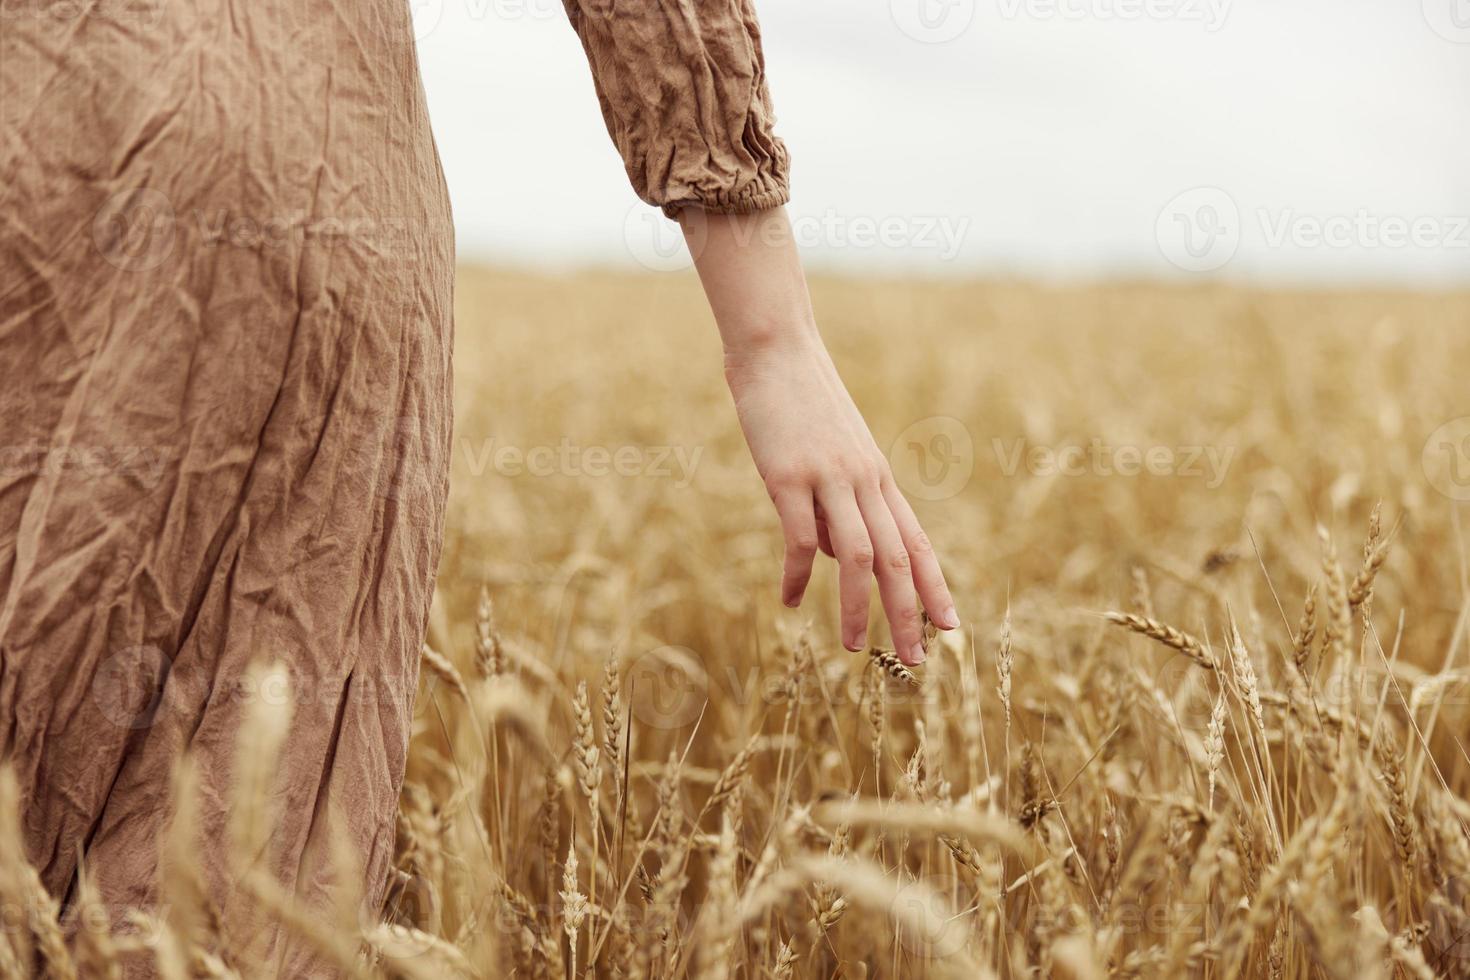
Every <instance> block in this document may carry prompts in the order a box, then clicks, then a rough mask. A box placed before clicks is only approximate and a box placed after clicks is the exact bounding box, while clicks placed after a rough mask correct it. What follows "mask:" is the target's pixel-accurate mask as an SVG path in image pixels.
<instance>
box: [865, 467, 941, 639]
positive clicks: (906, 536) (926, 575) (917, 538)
mask: <svg viewBox="0 0 1470 980" xmlns="http://www.w3.org/2000/svg"><path fill="white" fill-rule="evenodd" d="M883 499H884V500H886V501H887V502H888V510H889V512H890V513H891V514H892V515H893V521H894V523H895V524H897V525H898V533H899V534H900V535H901V536H902V538H903V544H904V547H905V548H906V549H907V550H908V555H909V564H910V565H911V566H912V569H913V579H914V587H915V588H916V589H918V590H919V601H920V602H922V603H923V604H924V608H925V609H926V610H927V611H928V612H929V618H930V619H932V620H934V623H935V625H937V626H939V627H941V628H943V629H947V630H952V629H954V628H955V627H957V626H959V625H960V618H959V615H958V614H957V613H956V612H955V609H954V599H952V598H951V597H950V594H949V586H947V585H945V583H944V572H942V571H940V568H939V558H938V557H937V556H936V555H935V554H934V547H933V545H931V544H930V543H929V536H928V535H927V534H925V533H924V529H923V528H922V527H920V526H919V519H918V518H917V517H915V516H914V509H913V508H912V507H910V506H909V502H908V501H907V500H906V499H904V495H903V491H902V490H900V489H898V486H897V485H896V484H895V483H894V482H893V481H892V480H884V481H883Z"/></svg>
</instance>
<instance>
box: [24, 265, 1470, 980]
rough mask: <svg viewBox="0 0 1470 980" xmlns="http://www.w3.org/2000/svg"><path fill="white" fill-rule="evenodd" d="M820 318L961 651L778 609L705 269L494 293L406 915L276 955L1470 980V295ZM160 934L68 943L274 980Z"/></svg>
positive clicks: (920, 309)
mask: <svg viewBox="0 0 1470 980" xmlns="http://www.w3.org/2000/svg"><path fill="white" fill-rule="evenodd" d="M813 293H814V299H815V303H816V307H817V311H818V316H819V320H820V321H821V323H822V324H823V331H824V333H825V335H826V338H827V341H828V344H829V347H830V348H831V349H832V352H833V355H834V358H835V359H836V361H837V363H838V365H839V367H840V368H841V369H842V371H843V373H844V375H845V377H846V379H847V382H848V384H849V386H850V388H851V389H852V391H853V393H854V395H855V397H856V399H857V401H858V403H859V406H860V407H861V408H862V409H863V411H864V413H865V414H866V416H867V417H868V420H869V422H870V424H871V425H872V428H873V430H874V433H875V435H876V437H877V439H878V441H879V443H880V445H882V446H883V447H884V448H885V449H887V448H888V447H890V446H892V447H893V454H892V457H891V458H892V460H893V463H894V466H895V470H896V472H897V473H898V474H899V478H900V482H901V483H902V484H903V485H904V486H905V488H906V489H909V490H910V491H911V499H913V501H914V504H915V508H916V510H917V511H918V514H919V516H920V518H921V519H922V520H924V522H925V524H926V528H927V530H928V531H929V534H930V536H931V538H932V539H933V540H934V542H935V544H936V546H937V548H938V550H939V553H940V557H941V560H942V561H943V564H944V568H945V572H946V574H947V576H948V578H949V582H950V585H951V587H952V589H953V591H954V594H955V597H956V600H957V602H958V608H959V612H960V616H961V618H962V620H963V623H964V625H963V627H962V628H961V629H960V630H958V631H955V632H952V633H948V634H943V635H939V636H937V637H935V638H934V639H933V642H932V644H931V650H930V655H929V658H928V660H927V662H926V663H925V664H924V665H922V666H921V667H919V668H917V669H915V670H914V671H913V672H911V673H910V672H909V671H907V670H906V669H904V668H902V667H900V666H895V665H894V663H893V662H892V660H891V659H889V658H885V657H884V656H883V651H882V650H881V649H877V650H875V651H873V652H872V653H871V654H869V655H863V654H851V653H848V652H846V651H845V650H843V649H842V647H841V645H840V643H839V642H838V640H837V637H836V580H835V575H834V574H833V573H832V569H831V568H830V567H819V571H818V573H817V576H816V578H815V579H814V581H813V584H812V587H811V589H810V590H809V592H808V597H807V600H806V603H805V605H804V606H803V608H801V609H800V610H789V609H786V608H784V607H783V606H782V605H781V603H780V601H779V596H778V589H777V585H778V580H779V573H780V563H781V552H780V547H781V542H780V535H779V533H778V528H777V525H776V520H775V516H774V513H773V512H772V510H771V508H770V505H769V503H768V501H767V500H766V499H765V496H764V492H763V490H762V487H761V485H760V482H759V480H758V479H757V477H756V475H755V473H754V469H753V467H752V465H751V463H750V461H749V458H748V456H747V455H746V452H745V449H744V445H743V443H742V441H741V438H740V434H739V430H738V427H737V426H736V423H735V419H734V414H733V412H732V411H731V409H730V406H729V396H728V394H727V393H726V392H725V390H724V388H723V385H722V381H721V375H720V357H719V345H718V339H717V336H716V334H715V332H714V329H713V325H712V323H711V322H710V319H709V315H708V313H707V311H706V310H705V308H704V306H703V302H702V299H701V295H700V293H699V290H698V286H697V283H696V282H695V281H694V279H693V277H692V275H677V274H676V275H667V276H658V277H654V276H644V277H638V276H624V275H615V274H611V273H606V274H604V273H595V272H584V273H578V274H575V275H571V276H549V275H548V276H538V275H530V274H522V273H510V272H499V271H493V270H482V269H465V270H463V272H462V275H461V279H460V285H459V295H458V323H459V326H458V330H459V337H458V340H457V347H456V384H457V392H456V401H457V405H458V408H457V418H456V430H457V431H456V437H455V457H454V469H453V480H452V490H451V503H450V513H449V522H448V525H449V529H448V535H447V539H446V542H445V548H444V554H443V561H442V566H441V578H440V588H439V594H438V596H437V598H436V600H435V606H434V610H433V614H432V626H431V631H430V635H429V637H428V644H427V648H426V650H425V659H424V665H423V671H422V681H421V690H420V696H419V707H418V711H417V714H416V730H415V735H414V740H413V744H412V747H411V751H410V756H409V764H408V772H407V778H406V782H405V787H404V792H403V796H402V800H401V817H400V824H399V839H398V855H397V860H396V870H395V871H394V872H393V879H392V882H391V884H390V888H389V892H388V898H387V901H386V903H385V907H384V909H383V910H382V917H381V919H380V920H375V919H374V918H373V917H371V916H369V917H366V918H365V917H362V916H359V915H355V914H354V913H353V912H352V910H351V909H349V908H344V909H342V910H339V912H340V914H333V915H315V914H311V913H309V912H307V911H305V910H302V909H299V908H295V907H293V906H292V905H291V903H290V901H289V899H285V898H282V897H279V896H277V897H276V898H275V899H273V900H272V901H271V902H270V903H268V904H269V912H270V914H272V915H277V916H279V917H281V918H282V919H283V920H284V921H286V922H287V924H288V925H289V926H290V927H291V928H292V929H293V930H295V931H296V932H298V933H299V934H300V937H301V938H302V940H303V941H304V942H308V943H312V944H315V945H316V946H318V947H319V948H320V950H321V952H322V955H323V957H325V958H326V959H328V960H330V961H331V962H333V963H335V964H336V966H337V968H339V969H341V970H342V971H343V972H345V973H347V974H349V975H353V976H359V977H388V976H399V977H408V978H443V977H483V978H500V977H527V978H563V977H565V978H577V977H630V978H638V980H644V978H650V980H652V978H673V977H694V978H700V980H706V978H709V980H713V978H728V980H775V978H789V977H819V978H836V977H842V978H861V977H896V978H907V977H930V976H933V977H966V978H969V977H987V976H995V977H1007V978H1015V977H1052V976H1058V977H1074V978H1079V980H1080V978H1101V977H1125V976H1141V977H1179V976H1205V977H1234V976H1250V977H1272V978H1275V977H1289V978H1297V977H1302V978H1305V977H1333V978H1339V977H1340V978H1368V977H1390V976H1394V977H1398V976H1402V977H1414V978H1420V977H1431V976H1452V977H1457V976H1458V977H1463V976H1470V832H1467V828H1470V803H1467V793H1470V757H1467V754H1466V753H1467V748H1466V743H1467V739H1470V728H1467V722H1470V652H1467V650H1466V648H1465V647H1466V632H1467V623H1466V620H1467V614H1470V605H1467V599H1470V581H1467V576H1470V561H1467V555H1466V547H1465V545H1466V540H1465V537H1466V529H1465V528H1464V526H1463V523H1464V520H1465V518H1466V516H1467V514H1470V511H1467V508H1466V505H1465V504H1464V503H1463V500H1465V499H1470V483H1467V481H1466V478H1465V476H1464V475H1463V474H1464V472H1465V471H1464V470H1462V469H1461V468H1460V467H1462V466H1464V465H1465V464H1466V463H1470V455H1466V454H1467V453H1470V422H1465V421H1464V419H1463V417H1464V416H1465V415H1467V414H1470V395H1467V388H1466V385H1465V372H1464V365H1466V364H1470V295H1464V294H1445V295H1423V294H1408V293H1402V294H1396V293H1384V292H1367V291H1365V292H1322V293H1306V292H1289V291H1278V292H1267V291H1252V290H1244V289H1233V288H1226V287H1223V286H1207V287H1206V286H1201V287H1161V286H1151V285H1116V286H1092V287H1069V288H1061V287H1057V288H1046V287H1041V286H1034V285H1022V284H1007V283H955V282H921V281H882V280H863V281H845V280H836V279H818V280H817V281H815V282H814V283H813ZM1457 420H1458V421H1457ZM1431 434H1434V435H1433V436H1431ZM1461 440H1464V441H1461ZM1456 453H1459V454H1460V455H1458V456H1457V455H1456ZM874 625H875V629H874V634H873V635H874V636H877V637H882V636H883V635H884V634H883V631H882V629H881V628H880V627H881V624H879V623H878V621H877V620H876V619H875V623H874ZM257 723H258V724H260V725H262V726H267V727H268V726H269V725H270V719H269V718H264V717H263V718H258V719H257ZM12 853H13V852H12ZM265 891H268V889H263V892H265ZM348 891H350V890H348ZM344 894H346V893H345V892H344ZM83 897H84V898H85V892H84V893H83ZM264 897H265V896H264V894H263V896H262V898H263V900H264ZM343 901H344V903H346V902H349V901H350V899H349V898H348V897H344V899H343ZM163 927H164V928H163V931H164V934H165V935H172V936H174V940H173V941H171V942H168V943H164V944H163V945H162V946H161V947H159V948H156V949H150V948H141V949H140V948H138V947H139V945H140V944H139V943H138V941H137V940H135V939H130V937H129V936H128V935H126V934H119V935H114V936H103V937H101V938H100V939H99V937H97V936H96V935H89V934H83V935H82V937H81V939H79V942H78V945H77V948H76V949H75V950H73V951H71V952H68V951H67V949H66V946H65V943H64V942H63V941H62V940H61V939H60V938H59V932H57V931H54V930H52V929H50V928H49V927H48V926H47V925H46V924H45V922H41V923H40V924H38V925H37V926H36V927H35V928H34V932H35V941H36V946H37V948H38V949H39V950H40V953H41V959H43V960H45V961H46V962H47V963H48V964H49V965H48V966H47V969H48V970H50V971H51V974H52V975H56V976H74V975H78V972H79V973H80V975H82V976H89V975H115V974H112V973H110V972H98V971H111V970H113V969H115V963H113V962H111V961H112V960H114V959H115V958H125V957H127V956H139V955H143V956H158V957H160V962H161V963H162V962H163V961H164V960H165V959H167V958H168V957H174V958H175V959H174V960H172V961H171V962H173V964H174V965H173V966H172V967H171V969H172V970H173V974H172V975H174V976H236V975H238V976H254V975H257V973H255V972H252V969H251V965H250V964H249V963H248V962H238V961H235V960H232V959H231V956H230V955H229V952H230V951H229V950H220V949H211V948H208V946H207V944H205V943H203V942H195V941H194V940H193V939H191V937H190V936H189V935H187V934H184V933H182V930H184V929H185V928H186V925H177V924H175V923H173V922H172V920H170V922H169V923H164V924H163ZM181 951H182V952H181ZM24 952H25V951H20V953H21V954H23V953H24ZM0 954H4V955H5V956H6V957H8V958H9V959H10V963H9V965H7V964H6V963H3V962H0V973H3V974H4V975H6V976H9V975H11V973H10V972H7V971H12V970H13V971H15V972H14V975H17V976H20V975H24V974H25V972H26V971H25V969H24V968H23V966H22V965H21V962H22V961H21V959H19V958H18V955H17V951H15V950H0ZM165 975H168V974H165Z"/></svg>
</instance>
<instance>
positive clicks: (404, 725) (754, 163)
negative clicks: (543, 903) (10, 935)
mask: <svg viewBox="0 0 1470 980" xmlns="http://www.w3.org/2000/svg"><path fill="white" fill-rule="evenodd" d="M567 6H568V12H569V14H570V17H571V21H572V23H573V25H574V27H575V28H576V30H577V33H578V34H579V35H580V37H581V39H582V42H583V44H584V47H585V48H586V51H587V55H588V59H589V62H590V64H591V67H592V73H593V78H594V81H595V85H596V90H597V95H598V98H599V101H600V103H601V106H602V109H603V113H604V116H605V118H606V121H607V125H608V129H609V131H610V133H611V134H612V137H613V139H614V141H615V142H616V144H617V146H618V148H619V150H620V151H621V152H622V154H623V156H624V159H625V161H626V164H627V170H628V174H629V177H630V178H631V180H632V182H633V184H634V188H635V190H636V191H637V192H638V193H639V195H640V196H641V197H642V198H643V199H644V200H646V201H648V202H649V203H651V204H655V205H659V206H662V207H664V208H665V210H666V211H667V212H669V213H671V214H672V213H674V212H676V211H677V210H678V209H680V208H682V207H686V206H694V207H700V208H704V209H707V210H711V211H724V212H739V211H753V210H759V209H763V208H768V207H773V206H776V205H778V204H781V203H783V202H784V201H785V200H786V169H787V161H786V152H785V149H784V148H783V146H782V145H781V143H780V142H779V141H778V140H777V139H776V138H775V137H774V136H773V135H772V131H771V127H772V122H773V119H772V112H771V108H770V101H769V98H768V95H767V91H766V85H765V78H764V70H763V62H762V57H761V52H760V37H759V30H758V27H757V25H756V20H755V16H754V12H753V11H752V9H751V7H750V4H749V0H568V3H567ZM0 15H3V16H0V31H3V34H0V139H3V142H0V419H3V425H4V430H3V432H4V435H3V438H0V757H3V758H4V759H5V760H6V761H7V763H8V765H10V766H11V767H12V768H13V769H14V771H15V773H16V775H17V777H18V780H19V783H20V787H21V793H22V800H23V813H22V823H23V832H24V836H25V843H26V846H27V848H28V850H29V854H30V857H31V859H32V861H33V862H34V863H35V865H36V867H37V868H38V869H39V870H40V872H41V875H42V878H43V881H44V883H45V885H46V886H47V887H48V888H49V889H50V890H51V891H52V892H53V893H54V894H55V895H57V896H58V897H62V898H65V897H66V896H68V895H69V894H70V893H71V891H72V889H73V888H74V886H75V873H76V869H77V865H78V859H79V857H81V858H83V859H84V860H85V861H86V862H87V864H88V866H89V867H90V868H91V869H93V870H94V871H95V873H96V874H97V876H98V878H99V881H100V884H101V887H102V891H103V896H104V900H105V901H106V902H107V904H108V905H109V907H110V908H111V909H112V910H113V911H114V912H116V911H118V910H121V909H123V908H125V907H130V906H141V907H148V906H150V905H152V904H154V903H155V901H156V894H155V871H156V867H157V852H156V842H157V839H158V836H159V832H160V829H161V828H162V827H163V826H164V824H165V822H166V820H167V814H168V800H169V782H170V779H169V777H170V771H171V768H172V764H173V761H174V759H175V758H176V756H177V755H178V753H179V752H180V751H181V750H182V749H185V748H188V749H190V750H191V751H192V752H193V753H194V754H195V756H196V757H197V758H198V760H199V763H200V764H199V767H198V769H199V777H200V784H201V785H200V800H201V813H200V826H201V830H202V834H203V842H202V846H201V849H200V856H201V859H202V860H203V861H204V862H205V864H206V869H207V872H208V875H209V879H210V883H211V887H212V888H214V889H215V890H216V896H215V899H216V901H217V902H218V903H219V908H220V909H221V910H222V911H223V914H226V915H228V914H229V908H230V906H231V894H230V882H229V880H228V877H227V875H226V874H225V871H224V855H223V852H222V847H223V844H222V843H220V841H221V838H222V834H223V828H224V825H225V823H226V821H227V819H228V808H229V800H230V782H231V770H232V767H233V760H234V754H235V745H234V736H235V733H236V730H237V728H238V726H239V723H240V721H241V719H242V717H243V714H244V712H245V710H246V708H247V706H248V705H249V704H250V702H251V699H252V698H255V697H269V696H271V692H261V691H250V690H248V687H247V685H245V684H244V679H245V677H246V673H247V667H248V665H250V664H251V663H252V662H253V661H255V660H257V659H261V658H268V659H272V660H276V661H279V662H282V663H283V664H284V665H285V666H286V668H287V671H288V673H289V675H290V678H291V682H292V686H293V690H292V708H293V712H294V713H293V720H292V725H291V729H290V733H289V736H288V739H287V741H286V743H285V748H284V750H283V751H282V753H281V756H280V758H279V760H278V766H277V779H278V781H277V783H276V785H275V787H274V791H275V794H276V799H277V801H278V802H279V803H280V805H281V808H282V811H283V820H282V824H281V826H280V828H279V830H278V832H277V833H276V834H275V835H274V837H273V840H272V848H273V851H272V854H271V857H270V863H271V865H272V867H273V870H274V872H275V873H276V874H277V875H278V876H279V878H280V879H281V881H282V882H283V883H284V884H285V885H286V886H287V887H290V888H292V889H294V890H295V891H296V892H297V893H298V894H299V895H301V896H302V897H303V898H304V899H305V900H307V901H313V900H318V899H320V897H321V896H322V895H323V893H324V889H325V887H326V885H327V881H328V875H329V871H328V867H327V864H328V861H327V859H326V857H325V852H326V847H325V841H326V839H327V835H328V831H329V826H330V825H333V824H336V825H340V826H342V827H345V830H346V832H347V833H348V834H349V835H350V837H351V839H352V841H353V843H354V844H355V845H356V846H357V848H358V849H359V850H360V853H361V856H362V860H363V862H364V864H365V866H366V868H367V871H368V876H369V877H368V889H367V891H368V901H369V903H376V902H378V901H380V900H381V896H382V892H383V885H384V881H385V878H386V874H387V870H388V868H389V865H390V862H391V860H392V850H393V840H394V815H395V810H396V803H397V796H398V791H399V786H400V782H401V779H402V774H403V768H404V756H405V752H406V748H407V743H408V737H409V732H410V718H411V713H412V707H413V699H414V693H415V689H416V680H417V673H418V653H419V647H420V643H421V639H422V636H423V632H424V621H425V617H426V614H427V608H428V604H429V600H430V595H431V593H432V590H433V583H434V576H435V570H436V565H437V562H438V557H439V547H440V538H441V532H442V524H443V518H444V501H445V494H446V488H447V479H448V470H449V460H450V419H451V406H450V348H451V340H452V309H451V304H452V291H453V273H454V247H453V233H452V226H451V219H450V212H449V203H448V198H447V195H446V191H445V186H444V181H443V178H442V175H441V172H440V169H439V161H438V156H437V153H436V151H435V147H434V142H433V138H432V136H431V134H430V130H429V120H428V116H427V114H426V110H425V102H424V95H423V91H422V87H421V84H420V80H419V70H418V63H417V58H416V52H415V48H414V41H413V36H412V26H411V23H410V19H409V9H408V5H407V4H406V3H404V2H403V0H249V2H244V3H236V2H231V0H86V2H79V3H56V2H54V0H0ZM507 97H514V95H513V93H508V94H507ZM517 152H535V148H534V147H522V148H520V149H519V150H518V151H517ZM553 190H554V189H553V188H547V191H548V192H552V191H553ZM329 815H330V816H329ZM372 908H376V904H373V905H372ZM269 945H270V949H271V957H272V959H273V961H274V964H275V967H276V969H277V970H278V971H279V972H280V973H281V974H282V975H285V976H304V975H321V974H325V973H326V972H327V971H325V970H324V969H323V968H322V967H321V966H320V964H318V963H315V962H314V961H313V960H312V958H311V956H310V954H309V953H308V952H307V951H306V950H304V949H302V948H300V947H299V945H297V944H295V943H293V942H292V941H291V940H290V939H289V938H288V937H285V936H283V935H273V936H271V937H269ZM266 972H267V971H266V970H264V969H263V970H261V971H259V973H257V974H256V975H264V973H266Z"/></svg>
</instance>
